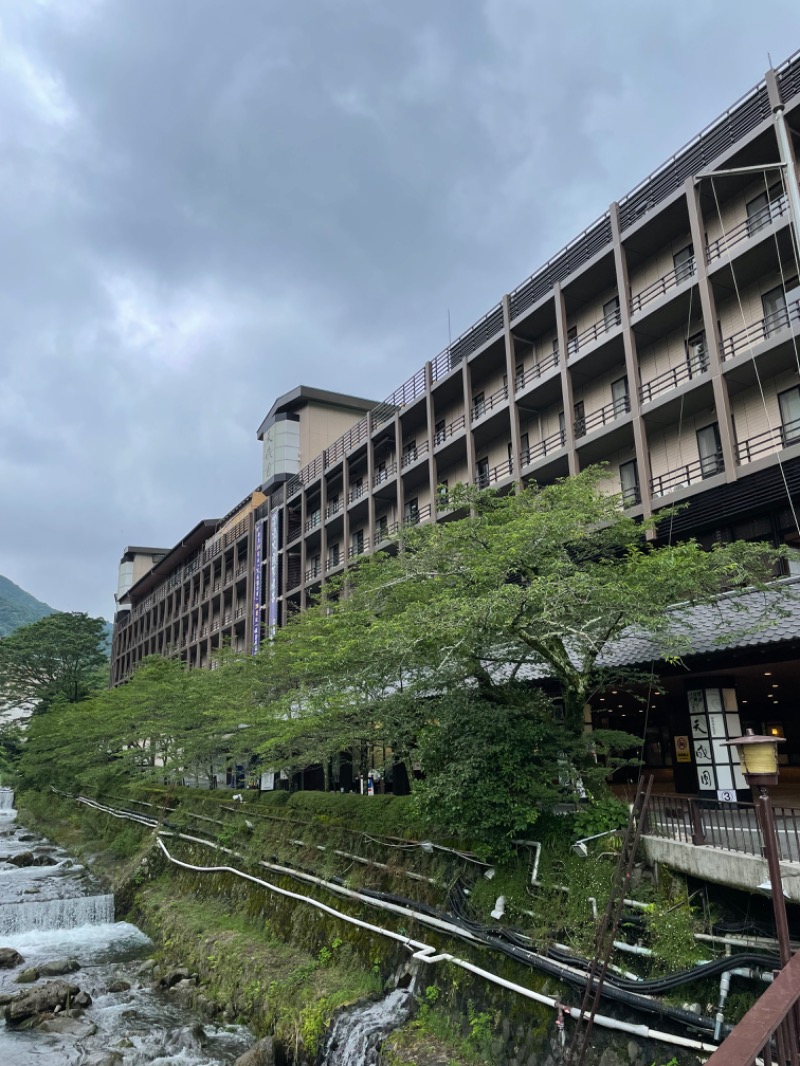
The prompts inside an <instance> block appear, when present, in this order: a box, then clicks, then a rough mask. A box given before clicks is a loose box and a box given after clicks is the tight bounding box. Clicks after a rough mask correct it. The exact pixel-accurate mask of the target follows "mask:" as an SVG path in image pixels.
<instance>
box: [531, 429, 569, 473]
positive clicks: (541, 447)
mask: <svg viewBox="0 0 800 1066" xmlns="http://www.w3.org/2000/svg"><path fill="white" fill-rule="evenodd" d="M566 443H567V431H566V430H565V429H559V430H558V432H557V433H551V434H550V436H549V437H545V438H544V439H543V440H540V441H537V443H536V444H532V445H531V446H530V448H527V449H526V450H525V451H523V452H522V455H521V457H520V459H521V462H522V465H523V466H530V464H531V463H533V462H535V461H536V460H537V459H542V458H543V457H544V456H546V455H549V454H550V453H551V452H557V451H558V450H559V449H560V448H563V447H564V446H565V445H566Z"/></svg>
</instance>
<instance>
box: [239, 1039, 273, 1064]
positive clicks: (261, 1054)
mask: <svg viewBox="0 0 800 1066" xmlns="http://www.w3.org/2000/svg"><path fill="white" fill-rule="evenodd" d="M233 1066H275V1043H274V1041H273V1039H272V1037H271V1036H265V1037H264V1039H263V1040H259V1042H258V1043H257V1044H254V1045H253V1047H251V1048H250V1050H249V1051H245V1053H244V1055H240V1056H239V1058H238V1059H237V1060H236V1062H235V1063H234V1064H233Z"/></svg>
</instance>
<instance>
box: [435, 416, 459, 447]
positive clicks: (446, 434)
mask: <svg viewBox="0 0 800 1066" xmlns="http://www.w3.org/2000/svg"><path fill="white" fill-rule="evenodd" d="M466 424H467V420H466V418H465V417H464V415H459V416H458V418H454V419H453V421H452V422H448V423H447V425H446V426H442V428H441V429H437V430H436V431H435V432H434V434H433V446H434V448H438V447H439V445H440V444H444V442H445V441H447V440H449V439H450V438H451V437H454V436H455V435H456V434H457V433H460V432H461V431H462V430H463V429H464V428H465V427H466Z"/></svg>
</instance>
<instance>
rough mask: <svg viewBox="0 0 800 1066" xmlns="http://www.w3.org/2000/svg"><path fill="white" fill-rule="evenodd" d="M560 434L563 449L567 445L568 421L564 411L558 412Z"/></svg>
mask: <svg viewBox="0 0 800 1066" xmlns="http://www.w3.org/2000/svg"><path fill="white" fill-rule="evenodd" d="M558 433H559V436H560V437H561V447H562V448H563V447H564V445H565V444H566V443H567V420H566V418H565V417H564V412H563V411H559V412H558Z"/></svg>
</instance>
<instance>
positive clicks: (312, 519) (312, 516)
mask: <svg viewBox="0 0 800 1066" xmlns="http://www.w3.org/2000/svg"><path fill="white" fill-rule="evenodd" d="M336 499H337V501H338V497H336ZM319 518H320V514H319V507H315V508H314V510H313V511H311V512H310V513H309V515H308V527H309V529H313V528H314V526H318V525H319Z"/></svg>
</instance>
